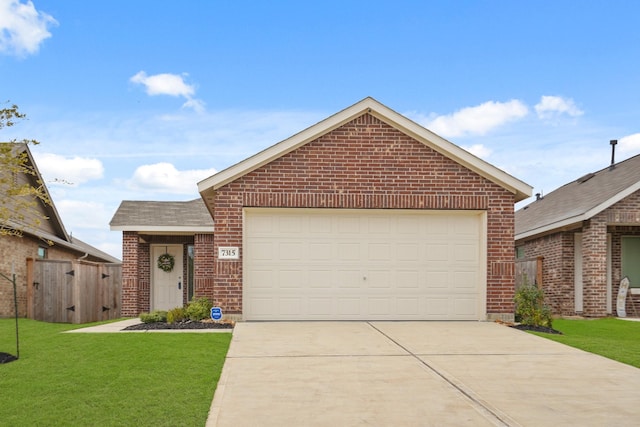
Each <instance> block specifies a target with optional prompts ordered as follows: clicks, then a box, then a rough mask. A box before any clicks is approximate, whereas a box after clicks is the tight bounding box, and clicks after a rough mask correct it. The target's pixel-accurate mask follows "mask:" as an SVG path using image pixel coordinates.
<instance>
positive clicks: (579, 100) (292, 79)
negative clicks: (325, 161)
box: [0, 0, 640, 257]
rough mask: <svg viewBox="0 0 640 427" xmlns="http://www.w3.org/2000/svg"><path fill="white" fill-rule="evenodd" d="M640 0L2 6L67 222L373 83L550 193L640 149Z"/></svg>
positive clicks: (3, 34)
mask: <svg viewBox="0 0 640 427" xmlns="http://www.w3.org/2000/svg"><path fill="white" fill-rule="evenodd" d="M638 16H640V3H638V2H635V1H616V0H612V1H608V2H600V1H593V2H585V1H557V0H556V1H544V0H543V1H535V2H521V1H439V2H435V1H393V2H391V1H372V0H369V1H348V0H342V1H323V2H299V1H277V0H274V1H271V2H262V1H228V0H225V1H222V0H217V1H216V0H210V1H205V0H200V1H183V2H177V1H157V0H155V1H149V0H136V1H122V0H114V1H109V2H97V1H86V0H49V1H38V0H36V1H33V2H27V1H25V0H0V82H1V83H0V100H1V101H3V102H4V101H9V103H11V104H14V103H15V104H17V105H18V106H19V107H20V109H21V111H22V112H24V113H26V114H27V115H28V120H27V121H23V122H21V123H19V124H17V125H16V126H14V127H13V128H11V129H6V128H5V129H3V130H2V131H1V133H0V140H9V139H11V138H34V139H37V140H38V141H40V142H41V144H40V145H38V146H35V147H33V148H32V151H33V152H34V156H35V158H36V162H37V163H38V167H39V169H40V171H41V172H42V174H43V176H44V178H45V180H46V182H47V186H48V188H49V190H50V192H51V194H52V197H53V200H54V203H55V205H56V207H57V209H58V211H59V213H60V215H61V217H62V220H63V222H64V224H65V226H66V228H67V231H68V232H72V233H73V235H74V236H76V237H78V238H80V239H82V240H84V241H86V242H88V243H90V244H92V245H94V246H96V247H98V248H100V249H102V250H105V251H107V252H109V253H111V254H113V255H115V256H118V257H120V251H121V248H120V242H121V235H120V233H119V232H112V231H109V226H108V223H109V220H110V219H111V217H112V216H113V213H114V212H115V210H116V209H117V207H118V205H119V204H120V202H121V201H122V200H191V199H194V198H196V197H198V193H197V187H196V183H197V182H198V181H199V180H201V179H204V178H206V177H208V176H210V175H212V174H213V173H215V172H216V171H219V170H222V169H224V168H225V167H227V166H230V165H232V164H234V163H236V162H238V161H240V160H242V159H244V158H246V157H248V156H250V155H252V154H254V153H256V152H257V151H259V150H261V149H263V148H266V147H268V146H270V145H272V144H275V143H277V142H279V141H281V140H283V139H285V138H287V137H289V136H291V135H293V134H295V133H297V132H299V131H301V130H303V129H304V128H306V127H308V126H310V125H312V124H314V123H316V122H318V121H320V120H322V119H324V118H325V117H327V116H329V115H331V114H333V113H335V112H337V111H340V110H342V109H344V108H346V107H348V106H350V105H352V104H354V103H356V102H358V101H360V100H361V99H363V98H365V97H367V96H372V97H374V98H375V99H377V100H378V101H380V102H382V103H383V104H385V105H387V106H388V107H390V108H392V109H394V110H395V111H397V112H399V113H401V114H404V115H406V116H407V117H409V118H411V119H412V120H415V121H417V122H418V123H420V124H422V125H423V126H425V127H427V128H428V129H430V130H432V131H434V132H435V133H437V134H439V135H441V136H442V137H445V138H447V139H448V140H450V141H451V142H453V143H455V144H457V145H459V146H461V147H463V148H465V149H467V150H469V151H471V152H472V153H474V154H476V155H477V156H479V157H481V158H483V159H485V160H486V161H488V162H490V163H492V164H494V165H496V166H498V167H500V168H502V169H504V170H505V171H507V172H508V173H510V174H512V175H514V176H515V177H517V178H519V179H521V180H523V181H525V182H527V183H528V184H530V185H531V186H533V187H534V193H536V192H542V193H548V192H550V191H552V190H554V189H555V188H557V187H559V186H561V185H563V184H565V183H567V182H569V181H571V180H573V179H576V178H578V177H579V176H581V175H584V174H585V173H588V172H591V171H595V170H599V169H601V168H603V167H606V166H607V165H608V164H609V161H610V156H611V153H610V146H609V140H610V139H618V140H619V141H620V142H619V144H618V146H617V154H616V159H617V160H622V159H625V158H628V157H631V156H634V155H637V154H640V31H638Z"/></svg>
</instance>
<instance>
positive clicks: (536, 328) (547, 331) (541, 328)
mask: <svg viewBox="0 0 640 427" xmlns="http://www.w3.org/2000/svg"><path fill="white" fill-rule="evenodd" d="M509 326H510V327H512V328H515V329H520V330H521V331H533V332H543V333H545V334H556V335H562V332H560V331H558V330H555V329H553V328H547V327H546V326H531V325H509Z"/></svg>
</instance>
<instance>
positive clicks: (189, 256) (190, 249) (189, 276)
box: [187, 245, 195, 301]
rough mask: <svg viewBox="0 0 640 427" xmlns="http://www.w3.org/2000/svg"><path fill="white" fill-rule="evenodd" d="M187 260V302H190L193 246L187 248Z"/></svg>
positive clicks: (191, 295)
mask: <svg viewBox="0 0 640 427" xmlns="http://www.w3.org/2000/svg"><path fill="white" fill-rule="evenodd" d="M187 258H188V259H189V261H188V267H187V301H191V300H192V299H193V270H194V268H193V260H194V258H195V248H194V246H193V245H188V246H187Z"/></svg>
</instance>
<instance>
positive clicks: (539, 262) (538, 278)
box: [536, 256, 544, 288]
mask: <svg viewBox="0 0 640 427" xmlns="http://www.w3.org/2000/svg"><path fill="white" fill-rule="evenodd" d="M543 260H544V257H543V256H539V257H537V258H536V284H537V285H538V287H539V288H542V261H543Z"/></svg>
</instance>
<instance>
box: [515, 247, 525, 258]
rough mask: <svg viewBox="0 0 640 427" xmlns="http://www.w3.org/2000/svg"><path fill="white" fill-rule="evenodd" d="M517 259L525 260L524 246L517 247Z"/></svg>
mask: <svg viewBox="0 0 640 427" xmlns="http://www.w3.org/2000/svg"><path fill="white" fill-rule="evenodd" d="M516 258H517V259H520V258H524V246H517V247H516Z"/></svg>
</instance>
